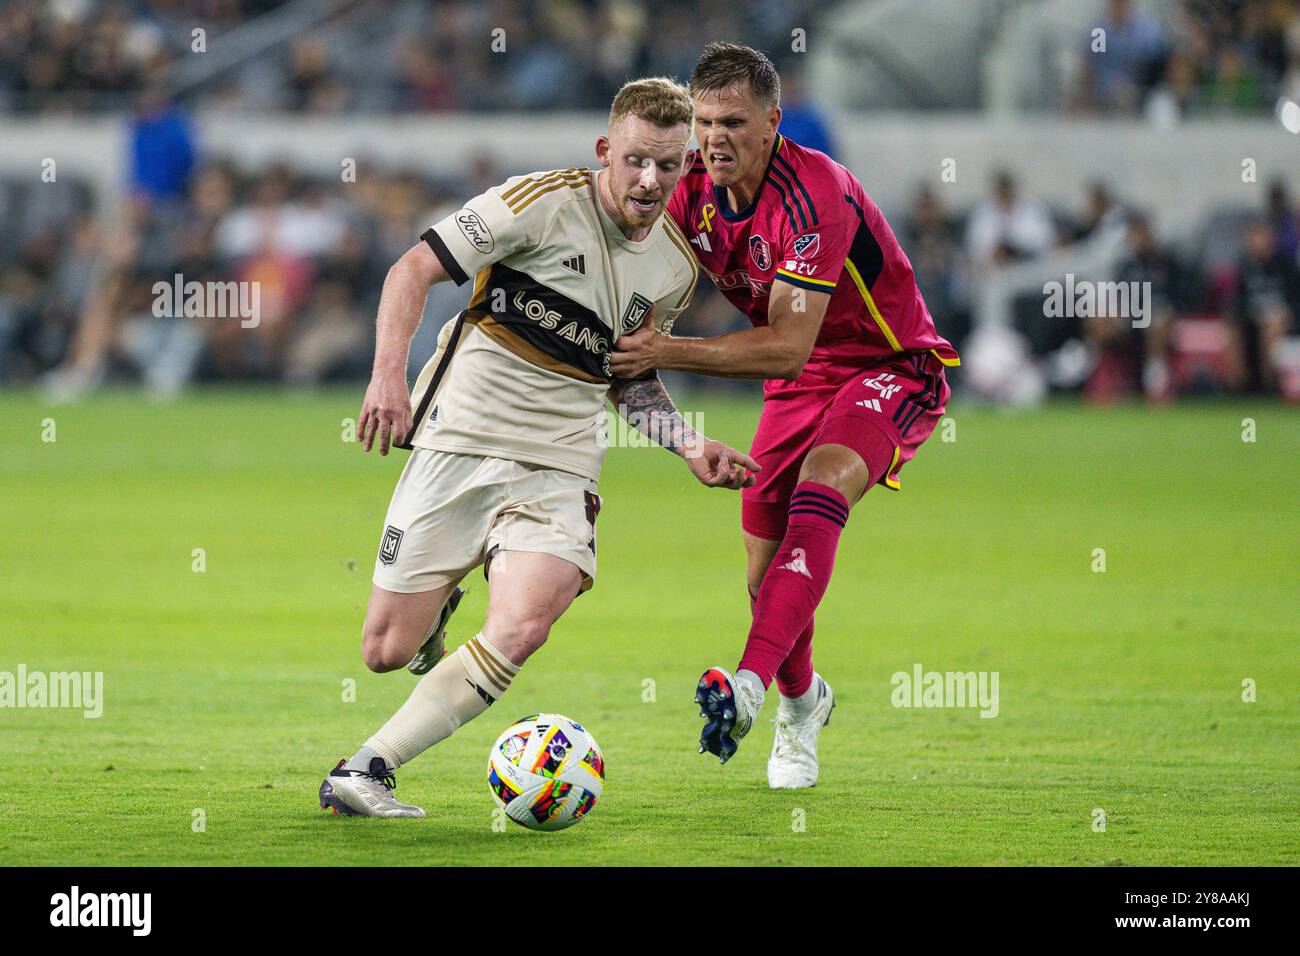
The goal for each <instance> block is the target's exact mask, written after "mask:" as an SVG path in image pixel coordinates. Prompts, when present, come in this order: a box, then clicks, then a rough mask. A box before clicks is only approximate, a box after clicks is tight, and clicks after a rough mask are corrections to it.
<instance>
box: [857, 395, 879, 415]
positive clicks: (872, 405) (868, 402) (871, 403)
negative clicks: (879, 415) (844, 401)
mask: <svg viewBox="0 0 1300 956" xmlns="http://www.w3.org/2000/svg"><path fill="white" fill-rule="evenodd" d="M854 404H855V405H861V406H862V407H863V408H869V409H871V410H872V411H873V412H878V411H880V400H879V399H876V398H864V399H863V400H862V401H860V402H854Z"/></svg>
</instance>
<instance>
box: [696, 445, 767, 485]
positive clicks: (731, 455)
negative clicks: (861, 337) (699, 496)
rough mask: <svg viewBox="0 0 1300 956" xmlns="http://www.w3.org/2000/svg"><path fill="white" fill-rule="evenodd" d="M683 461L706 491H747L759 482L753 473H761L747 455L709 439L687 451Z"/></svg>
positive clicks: (756, 463) (755, 463) (756, 464)
mask: <svg viewBox="0 0 1300 956" xmlns="http://www.w3.org/2000/svg"><path fill="white" fill-rule="evenodd" d="M683 457H684V458H685V459H686V467H687V468H689V469H690V470H691V474H693V475H694V476H695V477H696V478H698V479H699V480H700V484H702V485H705V486H707V487H709V488H730V489H732V490H733V491H735V490H738V489H740V488H748V487H749V486H750V485H752V484H753V483H754V482H755V481H757V480H758V479H757V478H756V477H755V476H754V474H753V473H754V472H756V471H759V470H761V469H760V468H759V466H758V462H756V461H754V459H752V458H750V457H749V456H748V455H746V454H744V453H743V452H739V451H736V449H734V448H731V447H730V446H728V445H724V444H723V443H722V442H720V441H712V440H710V439H705V440H704V441H702V442H701V443H700V444H699V445H696V446H694V447H692V448H689V449H687V450H686V452H685V454H684V456H683Z"/></svg>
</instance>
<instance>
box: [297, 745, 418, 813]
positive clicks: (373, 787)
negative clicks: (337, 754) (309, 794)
mask: <svg viewBox="0 0 1300 956" xmlns="http://www.w3.org/2000/svg"><path fill="white" fill-rule="evenodd" d="M346 763H347V761H345V760H340V761H339V765H338V766H337V767H335V768H334V769H333V770H331V771H330V774H329V776H328V777H326V778H325V780H324V781H323V782H322V783H321V785H320V808H321V809H322V810H329V811H330V812H331V813H333V814H334V815H335V816H344V817H422V816H424V811H423V810H421V809H420V808H419V807H413V806H411V805H410V804H409V803H398V802H397V801H396V800H394V799H393V787H395V786H396V785H397V782H396V780H394V779H393V772H392V771H391V770H389V769H388V768H387V767H385V766H384V762H383V760H381V759H380V758H379V757H375V758H374V759H373V760H371V761H370V769H369V770H368V771H367V770H346V769H344V765H345V764H346Z"/></svg>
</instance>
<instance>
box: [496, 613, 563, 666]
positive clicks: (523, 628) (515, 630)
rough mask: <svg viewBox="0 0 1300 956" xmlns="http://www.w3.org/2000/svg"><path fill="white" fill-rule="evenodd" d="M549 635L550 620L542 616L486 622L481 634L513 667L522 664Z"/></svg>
mask: <svg viewBox="0 0 1300 956" xmlns="http://www.w3.org/2000/svg"><path fill="white" fill-rule="evenodd" d="M550 633H551V620H550V618H549V616H547V615H544V614H521V615H518V616H514V617H511V618H510V619H508V620H505V621H500V622H488V625H487V626H485V627H484V629H483V634H484V636H485V637H487V638H488V639H489V640H490V641H491V642H492V646H493V647H495V648H496V649H497V650H499V651H500V652H501V653H502V654H504V655H505V656H506V657H507V658H509V660H510V662H511V663H512V664H515V665H519V664H522V663H523V662H524V661H526V660H528V658H529V657H530V656H531V655H532V654H533V653H534V652H535V651H536V650H537V649H538V648H539V647H541V646H542V645H543V644H545V643H546V638H547V637H549V636H550Z"/></svg>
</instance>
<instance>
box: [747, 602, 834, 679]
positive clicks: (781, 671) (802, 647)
mask: <svg viewBox="0 0 1300 956" xmlns="http://www.w3.org/2000/svg"><path fill="white" fill-rule="evenodd" d="M757 604H758V595H757V594H755V593H754V592H753V591H750V592H749V613H750V614H751V615H752V614H753V613H754V608H755V606H756V605H757ZM816 623H817V619H816V617H815V616H814V617H813V618H812V619H810V620H809V621H808V626H807V627H805V628H804V629H803V630H802V631H800V632H799V637H798V638H796V639H795V642H794V647H792V648H790V654H789V656H788V657H786V659H785V660H784V661H783V662H782V664H781V666H780V667H779V668H777V671H776V686H777V689H778V690H780V691H781V696H782V697H785V698H787V699H793V698H795V697H802V696H803V695H804V694H805V693H807V692H808V688H809V687H811V686H812V679H813V666H812V639H813V627H814V625H816Z"/></svg>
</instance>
